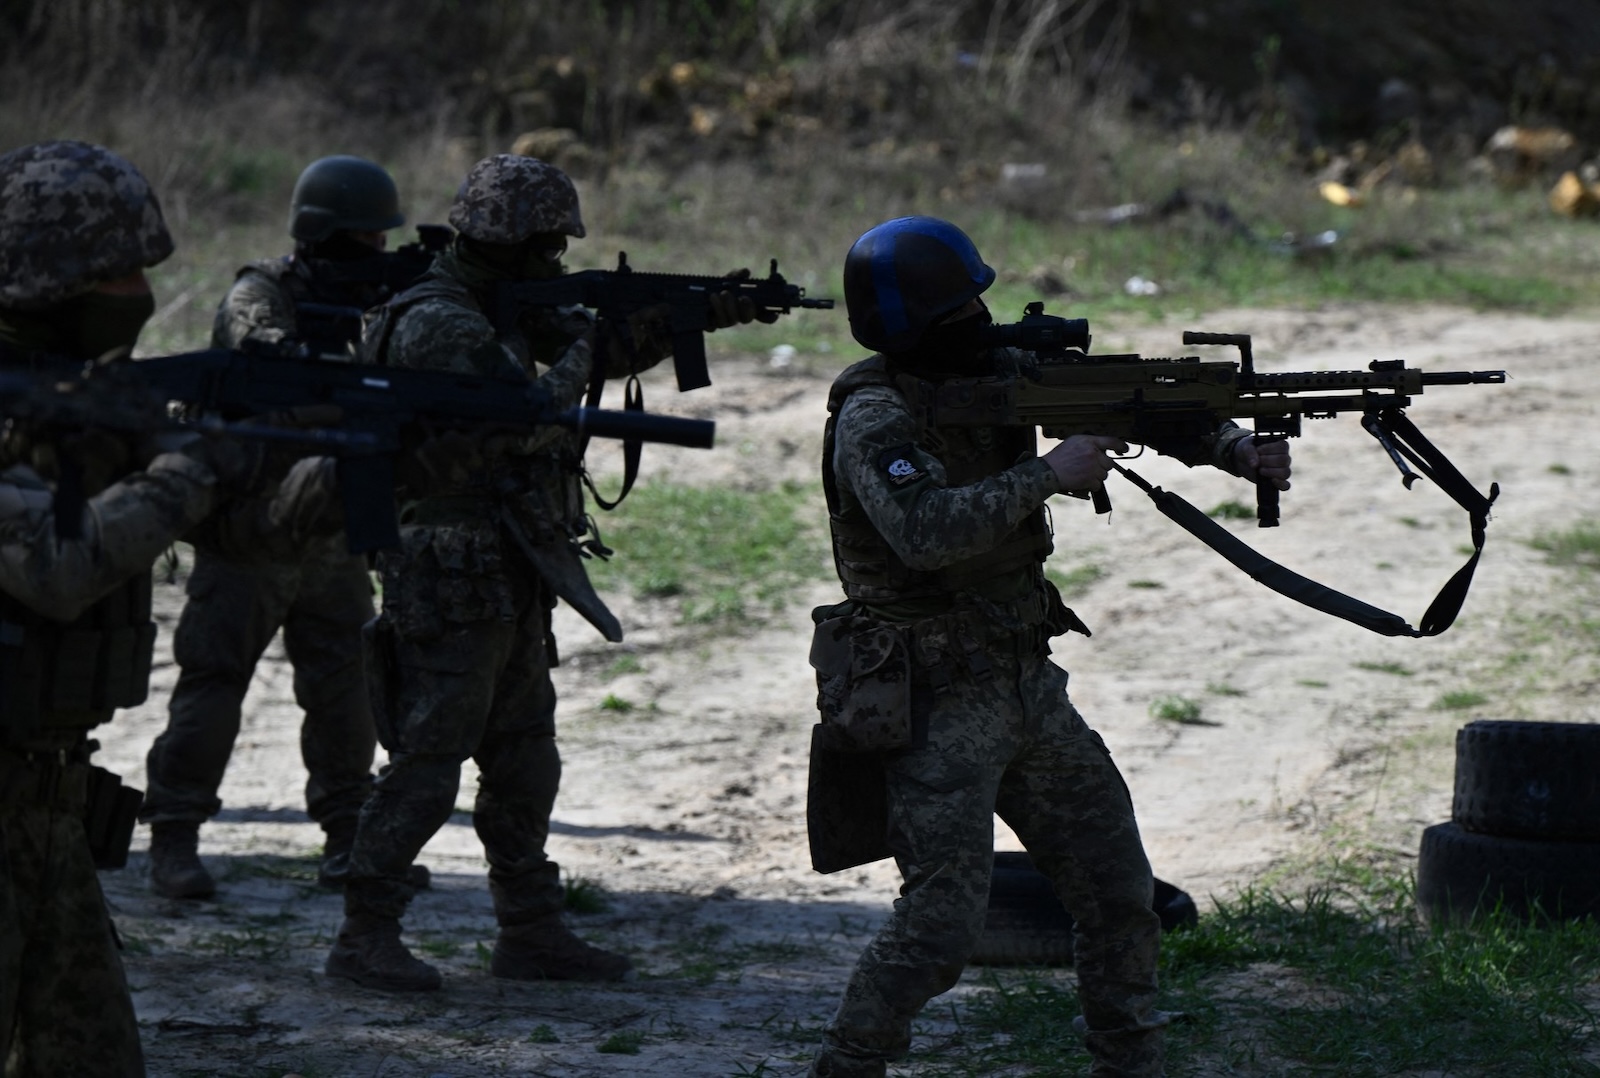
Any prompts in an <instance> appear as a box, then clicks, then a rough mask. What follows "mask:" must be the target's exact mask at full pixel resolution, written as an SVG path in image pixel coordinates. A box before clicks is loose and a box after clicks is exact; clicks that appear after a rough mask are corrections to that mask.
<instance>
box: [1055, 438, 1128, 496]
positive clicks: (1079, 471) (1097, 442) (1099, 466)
mask: <svg viewBox="0 0 1600 1078" xmlns="http://www.w3.org/2000/svg"><path fill="white" fill-rule="evenodd" d="M1107 450H1110V451H1113V452H1116V453H1118V454H1122V453H1126V452H1128V443H1127V442H1125V441H1123V440H1122V439H1121V438H1113V437H1110V436H1109V435H1103V434H1074V435H1073V436H1072V437H1070V438H1068V439H1066V440H1065V441H1064V442H1061V443H1060V444H1059V445H1057V446H1055V447H1054V448H1053V449H1051V450H1050V451H1049V452H1047V453H1046V454H1045V455H1044V462H1045V463H1046V464H1048V465H1050V470H1051V471H1053V472H1055V474H1056V483H1057V485H1058V486H1059V487H1060V489H1061V492H1062V493H1063V494H1065V493H1066V492H1068V491H1075V490H1093V489H1094V488H1095V487H1098V486H1100V485H1101V484H1103V483H1104V482H1105V481H1106V476H1107V475H1109V474H1110V473H1111V459H1110V458H1109V457H1108V456H1106V452H1107Z"/></svg>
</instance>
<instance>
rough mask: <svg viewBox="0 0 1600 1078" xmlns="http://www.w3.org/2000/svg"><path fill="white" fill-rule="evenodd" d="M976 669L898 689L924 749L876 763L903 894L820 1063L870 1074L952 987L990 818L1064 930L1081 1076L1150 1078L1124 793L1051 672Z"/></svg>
mask: <svg viewBox="0 0 1600 1078" xmlns="http://www.w3.org/2000/svg"><path fill="white" fill-rule="evenodd" d="M991 659H992V660H993V663H994V677H993V679H992V680H988V679H985V680H983V681H978V682H974V681H972V680H970V679H968V678H957V679H956V680H955V681H954V682H953V683H952V684H951V686H950V688H949V689H948V690H946V691H942V692H939V693H938V694H935V693H933V691H932V690H931V689H927V688H926V687H921V686H916V685H914V686H913V694H912V709H913V717H914V722H915V724H916V726H917V727H919V728H920V727H921V725H922V723H923V721H924V720H925V721H926V725H927V741H926V744H921V742H920V738H919V742H918V744H917V746H916V747H913V748H910V749H906V750H902V751H899V752H895V753H891V754H889V756H888V757H887V759H886V764H885V770H886V772H887V781H888V792H889V829H890V833H889V844H890V848H891V849H892V850H893V851H894V853H895V858H896V861H897V863H898V864H899V866H900V871H901V874H902V875H903V877H904V880H905V883H904V886H903V887H902V888H901V892H900V898H899V899H898V900H896V902H895V904H894V912H893V913H892V914H891V916H890V918H889V920H888V922H887V923H886V924H885V925H884V926H883V928H882V929H881V930H880V931H879V932H878V934H877V936H876V937H875V938H874V939H873V940H872V942H871V943H870V944H868V946H867V949H866V950H865V952H863V954H862V955H861V958H860V960H859V961H858V962H857V964H856V968H855V971H854V973H853V974H852V975H851V978H850V981H849V984H848V986H847V987H846V989H845V994H844V999H843V1001H842V1002H841V1003H840V1005H839V1009H838V1012H837V1013H836V1014H835V1015H834V1017H833V1019H832V1020H831V1021H830V1022H829V1023H828V1025H827V1027H826V1029H825V1031H824V1048H823V1055H824V1056H830V1055H831V1057H832V1058H833V1060H834V1062H835V1064H836V1067H835V1069H836V1070H837V1071H838V1072H840V1073H851V1074H853V1073H863V1074H865V1073H880V1074H881V1073H882V1071H881V1070H877V1069H876V1068H878V1067H881V1066H882V1065H883V1064H882V1063H881V1062H875V1061H883V1060H890V1059H898V1058H900V1057H902V1056H903V1055H904V1054H905V1052H906V1050H907V1049H908V1047H909V1046H910V1043H911V1023H912V1020H913V1019H914V1018H915V1017H916V1015H917V1013H918V1012H919V1011H921V1010H922V1008H923V1006H924V1005H925V1004H926V1003H927V1001H928V1000H929V999H931V998H933V997H934V996H936V995H938V994H940V993H942V992H944V991H946V990H948V989H949V988H951V987H952V986H953V985H954V984H955V983H956V981H957V980H958V979H959V978H960V976H961V972H962V970H963V969H964V967H965V965H966V961H967V957H968V956H969V955H970V954H971V952H972V949H973V947H974V946H975V945H976V943H977V939H978V936H979V934H980V933H981V932H982V930H983V922H984V914H985V911H986V908H987V905H988V895H989V881H990V876H991V873H992V865H993V851H994V816H995V815H996V814H998V815H999V816H1000V818H1001V819H1002V820H1004V821H1005V822H1006V823H1007V824H1008V825H1009V826H1010V827H1011V828H1012V830H1013V831H1015V832H1016V834H1017V836H1018V837H1019V838H1020V839H1021V840H1022V843H1023V845H1024V846H1026V847H1027V849H1028V851H1029V853H1031V854H1032V856H1033V860H1034V863H1035V865H1036V866H1037V867H1038V868H1039V870H1040V871H1041V872H1042V873H1043V874H1044V875H1045V876H1047V877H1049V879H1050V880H1051V881H1052V882H1053V884H1054V885H1055V889H1056V893H1057V894H1058V895H1059V896H1060V898H1061V900H1062V903H1063V905H1065V906H1066V908H1067V909H1068V910H1069V911H1070V912H1071V913H1072V915H1073V917H1074V918H1075V919H1076V935H1075V945H1076V964H1077V972H1078V996H1079V1001H1080V1003H1081V1005H1082V1007H1083V1014H1084V1018H1085V1020H1086V1021H1087V1023H1088V1027H1089V1033H1088V1038H1087V1042H1088V1048H1089V1051H1090V1055H1091V1056H1092V1057H1093V1059H1094V1064H1093V1069H1092V1070H1091V1071H1090V1073H1091V1074H1093V1075H1095V1076H1096V1078H1113V1076H1115V1078H1153V1076H1158V1075H1160V1074H1161V1073H1162V1048H1161V1032H1160V1027H1161V1025H1162V1024H1164V1021H1165V1017H1164V1016H1162V1015H1160V1014H1159V1012H1157V1011H1155V1009H1154V1005H1155V997H1156V957H1157V954H1158V951H1159V948H1160V932H1161V924H1160V920H1159V918H1158V917H1157V916H1156V915H1155V913H1153V912H1152V911H1151V908H1150V903H1151V895H1152V890H1153V879H1152V877H1151V873H1150V864H1149V861H1148V860H1147V859H1146V857H1145V853H1144V847H1143V845H1142V843H1141V842H1140V839H1139V830H1138V826H1137V824H1136V823H1135V822H1134V814H1133V804H1132V802H1131V800H1130V798H1129V796H1128V790H1127V787H1126V785H1124V783H1123V781H1122V776H1121V775H1120V774H1119V773H1118V771H1117V768H1116V765H1115V764H1114V763H1112V761H1111V755H1110V753H1109V752H1108V751H1107V750H1106V747H1105V743H1104V742H1103V741H1102V740H1101V739H1100V735H1099V734H1097V733H1095V732H1094V731H1093V730H1091V729H1090V728H1089V727H1088V726H1087V725H1086V724H1085V723H1084V721H1083V718H1082V716H1080V715H1079V714H1078V711H1077V709H1076V708H1074V707H1073V706H1072V704H1071V703H1070V702H1069V701H1068V699H1067V695H1066V681H1067V675H1066V672H1065V671H1063V670H1061V669H1060V668H1059V667H1057V666H1055V665H1054V664H1053V663H1051V662H1049V661H1048V660H1047V659H1045V658H1043V657H1040V656H1037V655H1033V654H1021V655H1016V654H1012V655H1006V654H1000V653H996V652H994V651H991ZM1065 1020H1066V1018H1065V1016H1063V1021H1065ZM823 1072H824V1073H825V1071H823ZM813 1073H819V1072H818V1071H814V1072H813Z"/></svg>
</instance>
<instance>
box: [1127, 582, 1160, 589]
mask: <svg viewBox="0 0 1600 1078" xmlns="http://www.w3.org/2000/svg"><path fill="white" fill-rule="evenodd" d="M1128 587H1130V588H1144V589H1148V590H1151V591H1155V590H1158V589H1160V588H1164V587H1166V585H1165V584H1163V583H1161V581H1159V580H1130V581H1128Z"/></svg>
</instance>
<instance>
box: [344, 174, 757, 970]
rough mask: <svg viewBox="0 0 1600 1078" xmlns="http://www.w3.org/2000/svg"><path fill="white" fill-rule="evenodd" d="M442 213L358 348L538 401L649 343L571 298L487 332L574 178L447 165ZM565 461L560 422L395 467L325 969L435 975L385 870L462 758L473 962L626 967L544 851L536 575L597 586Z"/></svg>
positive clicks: (571, 453) (446, 807)
mask: <svg viewBox="0 0 1600 1078" xmlns="http://www.w3.org/2000/svg"><path fill="white" fill-rule="evenodd" d="M450 223H451V224H452V225H454V226H455V228H456V229H457V235H456V238H455V241H454V244H453V246H452V247H451V249H450V250H448V251H446V252H444V253H443V254H441V255H440V256H439V257H438V259H437V260H436V261H435V263H434V267H433V269H432V271H430V272H429V273H428V275H427V276H426V277H424V278H423V280H422V281H421V283H419V284H418V285H417V286H416V287H414V288H412V289H409V290H408V291H406V292H403V293H401V294H400V295H397V296H395V297H394V298H393V299H391V300H390V301H389V302H388V303H387V304H386V305H385V306H383V307H382V308H380V309H379V310H378V311H377V312H376V313H375V315H374V317H372V318H371V319H369V321H368V323H367V326H366V329H365V331H364V332H363V337H362V354H363V358H364V359H365V360H367V361H369V362H373V363H379V364H387V365H392V366H396V367H415V368H421V369H428V370H446V371H458V372H461V373H463V374H470V375H480V376H481V375H487V376H491V377H496V378H513V379H522V378H534V379H536V380H537V382H538V384H539V386H540V387H541V388H543V389H546V390H548V391H549V393H550V395H551V397H552V398H553V401H554V403H555V405H556V407H558V408H560V407H566V406H570V405H575V404H577V403H579V401H580V400H581V399H582V397H583V394H584V391H585V388H586V386H587V385H588V383H589V380H590V376H591V374H592V372H593V370H594V367H595V362H596V359H595V357H596V353H597V352H603V353H605V356H606V366H607V370H608V373H611V374H628V373H632V372H634V371H639V370H643V369H645V368H647V367H649V366H651V365H653V364H655V363H657V362H659V361H660V360H661V359H662V358H663V357H664V356H665V355H666V354H667V350H668V346H665V345H663V344H662V343H661V342H662V339H663V338H666V339H667V340H670V337H669V336H668V335H666V334H665V333H663V332H661V330H660V327H657V326H654V325H653V324H641V325H638V326H625V327H619V332H623V333H630V334H631V335H632V340H631V342H630V345H631V346H630V347H621V346H618V345H616V344H614V338H613V337H611V336H610V335H609V334H608V333H606V332H598V333H597V331H596V328H595V324H594V320H593V318H592V316H591V315H590V314H589V313H588V312H587V311H585V310H584V309H583V308H581V307H573V308H559V309H556V308H544V309H533V310H528V311H524V312H522V313H521V315H520V316H519V317H518V318H517V319H516V320H515V321H516V328H515V330H514V331H512V332H508V333H505V334H501V335H497V334H496V332H495V324H494V323H495V320H494V318H493V315H494V313H495V312H494V309H493V304H494V302H495V294H496V285H497V283H498V282H502V281H514V280H530V279H542V278H549V277H552V276H554V275H556V274H559V273H560V272H562V269H561V259H562V256H563V254H564V252H565V251H566V245H567V240H568V239H569V238H573V237H579V236H582V235H583V234H584V228H583V220H582V218H581V217H580V215H579V212H578V196H577V192H576V190H575V189H574V188H573V185H572V181H571V180H570V179H568V178H567V176H566V175H565V174H564V173H563V172H561V171H560V170H559V169H556V168H554V167H552V166H550V165H548V164H546V163H544V162H542V161H538V160H535V159H533V158H527V157H520V156H515V155H511V154H500V155H497V156H494V157H490V158H487V159H485V160H483V161H481V162H479V163H478V164H477V165H476V166H474V167H473V169H472V170H471V171H470V172H469V173H468V175H467V177H466V179H465V181H464V182H463V183H462V184H461V187H460V189H459V191H458V192H457V194H456V199H455V205H454V207H453V208H452V210H451V213H450ZM710 302H711V303H712V306H713V308H714V313H715V318H716V320H717V321H718V322H719V323H720V324H722V325H729V324H732V323H733V322H735V321H749V320H750V318H751V317H752V316H753V313H754V312H753V309H740V307H739V306H738V305H737V304H735V303H734V302H733V301H732V297H729V296H718V297H713V298H712V299H711V300H710ZM580 466H581V443H580V442H579V441H578V439H577V438H576V437H575V436H574V435H572V434H571V433H570V432H567V431H564V430H562V429H560V428H551V429H550V430H548V431H546V432H541V433H540V434H539V435H537V436H534V437H529V438H525V439H515V440H507V439H505V438H496V439H492V440H490V441H488V442H474V443H472V444H470V445H467V446H464V447H463V449H462V451H461V453H460V454H459V455H458V456H457V457H456V458H454V459H447V458H445V457H444V456H441V457H440V459H438V460H437V461H433V462H429V461H423V462H420V463H419V465H418V466H417V467H415V468H413V470H412V475H411V476H410V477H409V478H408V485H409V491H408V493H407V497H406V498H405V499H404V500H403V502H402V508H401V522H402V527H401V532H400V534H401V539H400V548H399V549H398V550H396V551H386V552H385V553H384V554H383V555H382V556H381V557H380V559H379V566H378V567H379V572H380V574H381V575H382V579H383V588H382V593H383V612H382V615H381V616H380V617H379V618H378V620H377V622H376V623H374V624H373V626H372V632H371V635H370V639H369V648H370V650H369V651H368V652H367V669H368V675H369V679H370V681H371V683H372V686H373V688H372V696H373V701H374V708H373V710H374V713H375V715H374V717H375V718H376V720H377V724H378V738H379V740H380V742H381V743H382V744H383V746H384V747H385V748H386V749H388V751H389V763H388V765H387V766H386V767H384V768H383V770H382V772H381V773H380V775H379V777H378V781H377V784H376V786H375V788H374V790H373V793H372V796H371V798H370V799H368V801H367V803H366V805H365V806H364V807H363V808H362V811H361V819H360V824H359V827H358V829H357V831H356V839H355V847H354V849H353V850H352V851H351V854H350V879H349V882H348V883H347V884H346V886H345V917H344V922H343V924H341V925H340V928H339V933H338V938H337V940H336V941H335V943H334V946H333V949H332V951H331V953H330V954H329V956H328V960H327V964H326V970H327V973H328V975H329V976H333V977H342V978H347V979H350V980H353V981H356V982H357V983H359V984H362V985H366V986H368V987H372V988H382V989H389V990H395V991H418V990H427V989H433V988H437V987H438V986H439V984H440V977H439V973H438V971H437V970H435V969H434V968H433V967H431V966H429V965H428V964H427V963H425V962H423V961H421V960H420V959H418V958H416V957H415V956H413V955H412V954H411V952H410V951H409V950H408V949H407V948H406V947H405V945H404V944H403V943H402V942H401V940H400V927H401V926H400V918H401V917H402V916H403V915H404V913H405V910H406V907H407V905H408V904H409V902H410V899H411V892H412V888H411V886H410V884H409V883H408V881H407V880H406V877H405V870H406V866H407V865H409V864H410V863H411V860H412V858H414V857H415V856H416V855H417V852H418V851H419V850H420V849H421V848H422V846H423V844H424V843H426V842H427V841H428V839H429V838H431V837H432V836H433V834H434V833H435V832H436V831H437V830H438V829H439V828H440V827H441V826H443V824H444V823H445V821H446V820H448V819H449V817H450V813H451V812H452V810H453V809H454V807H455V804H456V795H457V791H458V788H459V786H460V781H461V764H462V762H463V761H465V760H467V759H468V758H471V759H474V760H476V761H477V764H478V768H479V772H480V779H479V786H478V794H477V800H476V802H475V803H474V808H473V823H474V825H475V826H476V828H477V832H478V836H479V838H480V839H482V841H483V845H484V851H485V853H486V855H487V857H488V861H489V890H490V893H491V895H492V897H493V900H494V909H495V917H496V920H497V921H498V922H499V926H500V930H499V935H498V937H497V938H496V940H495V945H494V951H493V954H492V956H491V959H490V966H489V969H490V972H491V973H492V974H493V975H494V976H496V977H506V978H512V979H517V980H588V981H597V980H615V979H618V978H621V977H623V976H624V975H625V974H626V973H627V972H628V970H629V969H630V967H631V963H630V962H629V960H628V959H627V958H625V957H623V956H621V955H617V954H612V953H609V952H607V951H604V950H601V949H599V948H596V947H593V946H591V945H589V944H588V943H586V942H584V941H583V940H581V939H579V938H578V937H577V936H575V935H573V933H572V932H571V931H570V930H569V929H568V928H567V927H566V925H565V924H564V923H563V920H562V908H563V903H564V892H563V888H562V883H561V875H560V870H559V868H558V867H557V865H556V864H555V862H553V861H551V860H550V859H549V858H548V857H547V856H546V854H545V840H546V838H547V837H548V834H549V827H550V813H551V809H552V807H553V805H554V802H555V797H556V788H557V786H558V784H559V781H560V775H561V758H560V755H559V753H558V752H557V750H556V743H555V703H556V701H555V689H554V686H553V685H552V684H551V680H550V667H551V666H552V665H554V664H555V662H556V642H555V638H554V636H553V635H552V634H551V611H552V610H553V608H554V607H555V604H556V600H557V596H558V595H560V596H562V597H566V598H568V599H569V601H576V602H580V603H586V602H587V601H588V599H593V601H594V603H596V604H598V599H595V598H594V597H593V593H592V590H590V589H589V586H588V582H587V578H586V576H585V574H584V571H583V569H582V567H581V562H580V559H579V558H578V557H577V551H578V546H579V544H585V545H587V547H588V548H589V549H596V548H597V538H596V536H595V534H594V531H593V526H592V523H591V521H590V519H589V516H588V514H587V512H586V510H585V507H584V497H583V488H582V486H581V483H580ZM584 596H587V599H586V598H584ZM580 609H582V607H580ZM602 609H603V608H602ZM606 616H607V617H609V613H607V614H606Z"/></svg>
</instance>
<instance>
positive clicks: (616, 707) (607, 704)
mask: <svg viewBox="0 0 1600 1078" xmlns="http://www.w3.org/2000/svg"><path fill="white" fill-rule="evenodd" d="M600 710H601V711H620V712H624V713H626V712H629V711H632V710H633V701H631V700H624V699H623V698H622V697H620V696H618V695H617V694H616V693H610V692H608V693H606V697H605V699H604V700H601V701H600Z"/></svg>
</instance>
